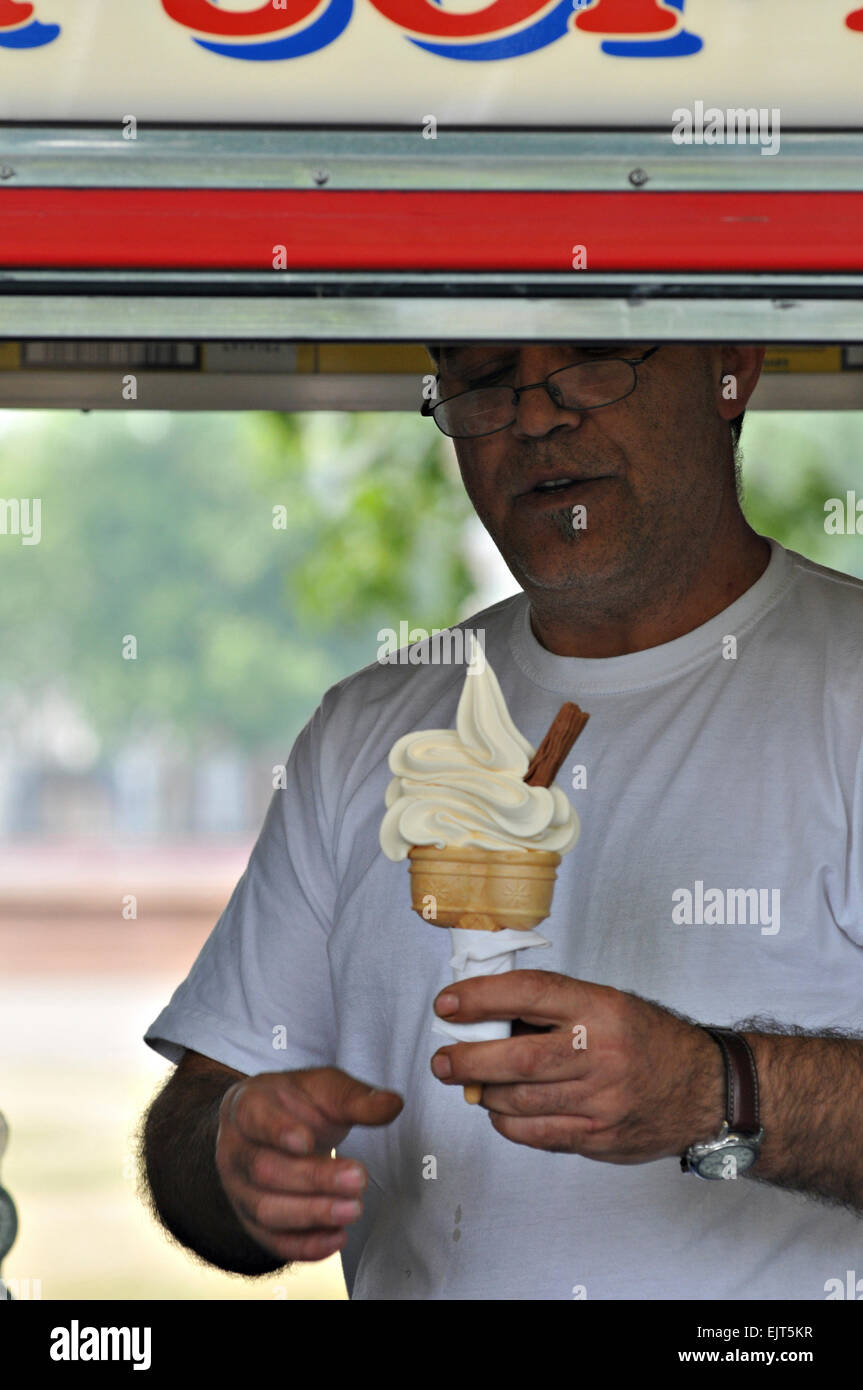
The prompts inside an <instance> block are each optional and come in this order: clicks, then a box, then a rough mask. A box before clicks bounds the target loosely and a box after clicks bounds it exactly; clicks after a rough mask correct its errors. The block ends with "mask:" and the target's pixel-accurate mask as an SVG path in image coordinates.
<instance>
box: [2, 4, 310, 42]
mask: <svg viewBox="0 0 863 1390" xmlns="http://www.w3.org/2000/svg"><path fill="white" fill-rule="evenodd" d="M0 3H2V0H0ZM317 5H318V0H290V3H289V4H288V6H287V8H285V9H283V10H275V9H273V6H272V0H265V3H264V4H263V5H261V6H260V7H259V8H258V9H257V10H242V11H240V10H222V9H219V8H218V7H217V6H216V5H213V4H211V2H210V0H162V8H163V9H164V11H165V13H166V14H167V15H169V16H170V18H171V19H176V21H177V23H178V24H185V26H186V28H187V29H197V30H198V31H199V32H201V33H204V34H231V35H234V36H237V35H240V36H242V37H250V36H251V35H253V34H275V33H281V31H282V30H284V29H289V28H290V27H291V25H293V24H298V23H299V22H300V20H301V19H305V18H306V16H307V15H310V14H311V13H312V11H313V10H315V9H317Z"/></svg>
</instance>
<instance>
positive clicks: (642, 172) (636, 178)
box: [629, 169, 650, 188]
mask: <svg viewBox="0 0 863 1390" xmlns="http://www.w3.org/2000/svg"><path fill="white" fill-rule="evenodd" d="M649 179H650V175H649V174H648V172H647V170H646V169H633V170H632V171H631V172H630V175H629V182H630V183H631V184H632V185H633V187H635V188H643V187H644V185H645V184H646V183H647V182H648V181H649Z"/></svg>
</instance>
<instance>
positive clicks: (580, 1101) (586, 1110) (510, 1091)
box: [480, 1081, 593, 1121]
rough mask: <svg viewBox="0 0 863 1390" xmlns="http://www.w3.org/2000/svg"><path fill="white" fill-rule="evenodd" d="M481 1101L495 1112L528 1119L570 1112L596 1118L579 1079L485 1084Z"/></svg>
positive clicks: (580, 1116)
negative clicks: (515, 1083) (500, 1084)
mask: <svg viewBox="0 0 863 1390" xmlns="http://www.w3.org/2000/svg"><path fill="white" fill-rule="evenodd" d="M480 1104H481V1105H483V1106H484V1107H485V1109H486V1110H488V1111H490V1112H492V1113H493V1114H495V1115H513V1116H517V1117H519V1118H525V1119H532V1118H534V1117H539V1116H553V1115H571V1116H573V1117H574V1118H577V1119H580V1120H586V1121H589V1120H591V1119H592V1118H593V1114H592V1107H591V1100H590V1097H589V1096H588V1095H587V1094H586V1092H585V1087H584V1086H582V1085H580V1084H579V1083H578V1082H577V1081H561V1082H558V1083H544V1082H525V1083H522V1084H518V1085H515V1086H495V1085H489V1084H488V1083H486V1084H485V1085H483V1088H482V1100H481V1101H480Z"/></svg>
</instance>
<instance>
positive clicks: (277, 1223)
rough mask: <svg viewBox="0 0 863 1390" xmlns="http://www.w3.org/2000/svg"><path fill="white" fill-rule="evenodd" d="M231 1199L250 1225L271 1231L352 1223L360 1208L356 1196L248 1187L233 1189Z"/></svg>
mask: <svg viewBox="0 0 863 1390" xmlns="http://www.w3.org/2000/svg"><path fill="white" fill-rule="evenodd" d="M232 1200H233V1203H234V1206H235V1207H236V1208H237V1209H238V1210H239V1212H240V1213H241V1214H242V1216H243V1217H244V1218H245V1220H246V1221H247V1222H248V1223H249V1224H250V1225H252V1226H254V1227H255V1228H256V1229H257V1230H260V1231H267V1232H268V1233H269V1234H270V1235H273V1234H280V1233H281V1234H290V1233H291V1232H295V1231H311V1230H317V1229H321V1228H323V1229H328V1228H337V1227H340V1226H352V1225H353V1224H354V1222H356V1221H359V1219H360V1217H361V1216H362V1212H363V1204H362V1202H361V1201H360V1200H359V1198H357V1197H323V1196H321V1197H309V1196H306V1195H304V1194H296V1195H295V1194H293V1193H281V1192H259V1191H257V1190H256V1189H255V1188H251V1187H249V1188H246V1187H243V1188H241V1189H240V1191H239V1192H235V1193H234V1194H233V1198H232Z"/></svg>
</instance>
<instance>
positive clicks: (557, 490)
mask: <svg viewBox="0 0 863 1390" xmlns="http://www.w3.org/2000/svg"><path fill="white" fill-rule="evenodd" d="M605 476H606V475H605V474H602V475H596V476H594V477H590V478H579V477H578V476H576V475H566V476H562V477H559V478H542V479H540V481H539V482H538V483H534V485H533V487H531V488H528V489H527V490H526V491H525V492H520V493H519V494H518V497H519V500H520V499H522V498H525V497H549V496H555V495H557V494H560V500H561V501H565V500H566V497H565V496H564V494H569V493H570V492H577V491H578V490H579V489H580V488H583V487H584V486H585V485H586V484H588V483H598V482H600V481H604V479H605Z"/></svg>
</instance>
